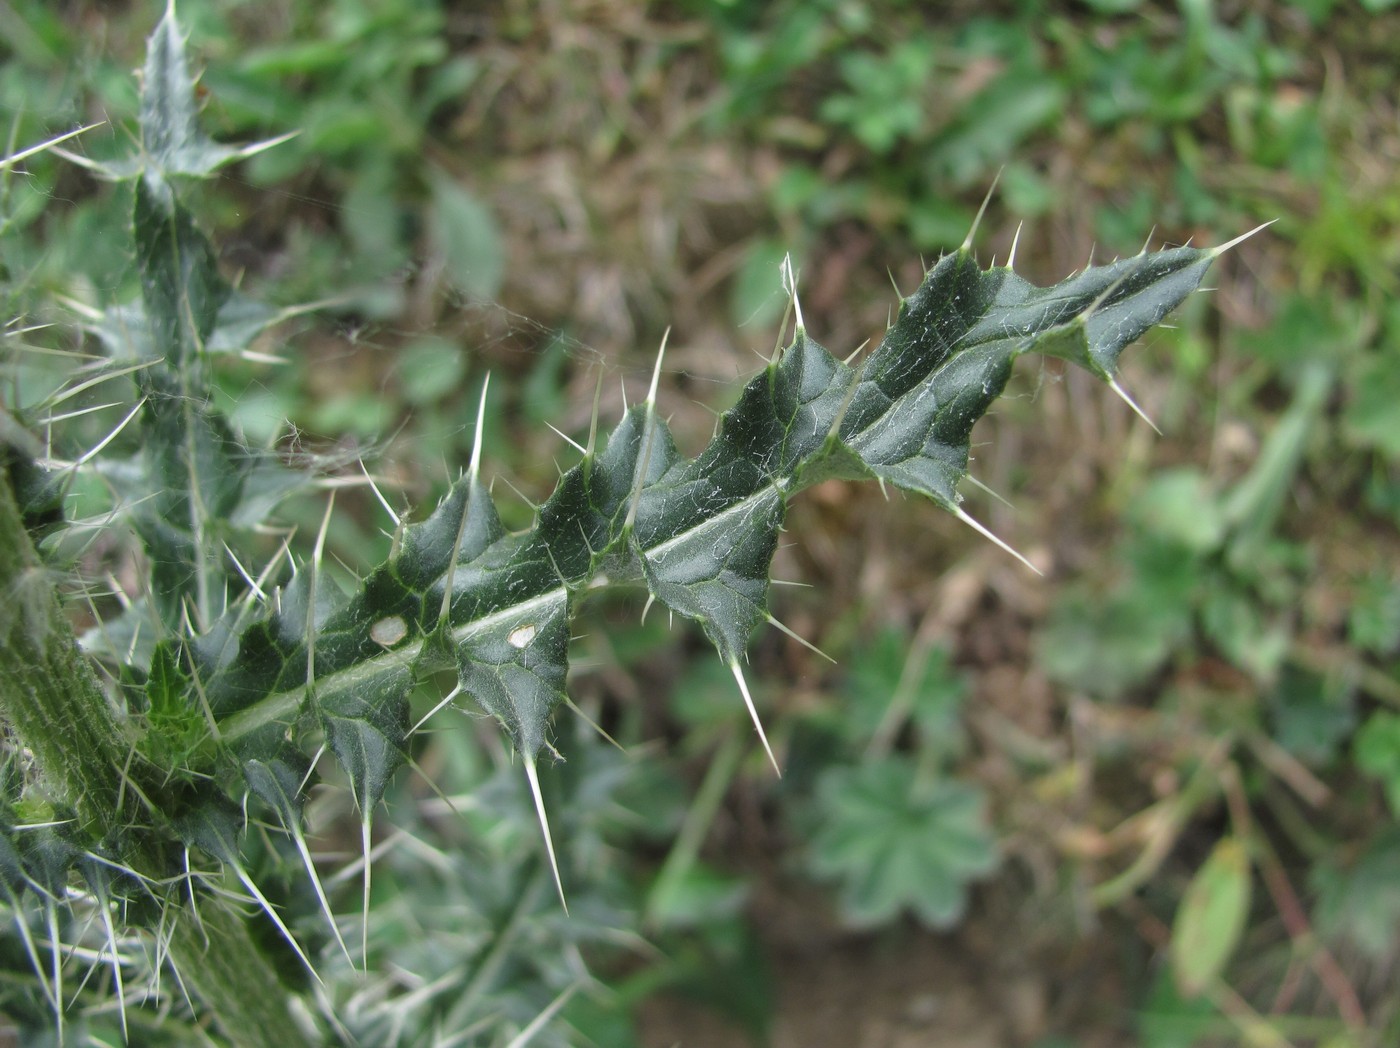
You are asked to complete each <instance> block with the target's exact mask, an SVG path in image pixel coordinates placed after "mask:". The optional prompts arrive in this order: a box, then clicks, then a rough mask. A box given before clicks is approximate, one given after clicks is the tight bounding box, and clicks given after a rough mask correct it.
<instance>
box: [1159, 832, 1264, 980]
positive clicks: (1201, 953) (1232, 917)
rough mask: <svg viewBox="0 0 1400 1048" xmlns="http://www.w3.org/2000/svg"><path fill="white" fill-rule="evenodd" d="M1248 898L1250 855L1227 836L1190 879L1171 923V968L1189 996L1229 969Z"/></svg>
mask: <svg viewBox="0 0 1400 1048" xmlns="http://www.w3.org/2000/svg"><path fill="white" fill-rule="evenodd" d="M1249 897H1250V862H1249V856H1248V854H1247V853H1246V852H1245V847H1244V845H1243V844H1242V843H1241V842H1240V841H1238V840H1236V839H1235V838H1233V837H1226V838H1225V839H1223V840H1222V841H1220V843H1219V844H1217V845H1216V846H1215V848H1214V850H1213V851H1211V853H1210V855H1209V856H1208V857H1207V858H1206V861H1205V862H1204V863H1202V864H1201V868H1200V869H1199V870H1197V871H1196V875H1195V877H1193V878H1192V879H1191V884H1190V885H1189V886H1188V887H1187V889H1186V893H1185V894H1184V895H1183V896H1182V899H1181V905H1180V906H1179V907H1178V908H1177V911H1176V920H1175V922H1174V923H1173V925H1172V938H1171V962H1172V972H1173V973H1174V974H1175V976H1176V984H1177V987H1178V989H1180V991H1181V992H1182V994H1183V995H1185V996H1186V997H1197V996H1199V995H1200V994H1201V993H1202V992H1203V991H1205V990H1207V989H1208V988H1209V987H1210V986H1211V984H1212V983H1214V982H1215V980H1216V979H1218V978H1219V977H1220V974H1221V972H1223V971H1224V969H1225V964H1226V962H1227V961H1229V959H1230V955H1231V954H1232V953H1234V952H1235V947H1236V946H1237V945H1239V940H1240V935H1241V934H1242V933H1243V932H1244V926H1245V920H1246V918H1247V917H1248V916H1249Z"/></svg>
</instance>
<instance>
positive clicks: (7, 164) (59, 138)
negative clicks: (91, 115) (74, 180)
mask: <svg viewBox="0 0 1400 1048" xmlns="http://www.w3.org/2000/svg"><path fill="white" fill-rule="evenodd" d="M106 122H107V121H105V120H99V121H97V123H95V124H88V125H86V126H85V127H79V128H75V129H74V130H72V131H68V132H65V133H64V134H61V135H55V136H54V137H53V138H50V139H49V140H48V141H46V142H40V143H39V144H38V145H37V146H30V147H29V148H28V149H22V150H20V151H19V152H18V153H12V154H11V155H9V156H7V157H5V158H4V159H0V171H8V170H9V169H10V168H12V167H14V166H15V165H16V164H18V163H19V162H20V161H21V160H28V159H29V158H30V157H32V156H34V155H36V154H38V153H42V152H43V151H44V150H45V149H53V150H54V152H55V153H57V152H62V150H58V149H55V148H54V147H55V146H57V145H58V143H60V142H67V141H68V140H69V139H70V138H76V137H77V136H78V135H81V134H82V133H83V132H85V131H91V130H92V129H93V128H94V127H101V126H102V125H103V124H105V123H106Z"/></svg>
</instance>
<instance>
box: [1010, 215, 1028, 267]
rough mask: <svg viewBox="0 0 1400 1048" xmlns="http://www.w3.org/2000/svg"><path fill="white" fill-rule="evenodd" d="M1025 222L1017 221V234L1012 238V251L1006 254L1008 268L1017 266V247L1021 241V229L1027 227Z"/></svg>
mask: <svg viewBox="0 0 1400 1048" xmlns="http://www.w3.org/2000/svg"><path fill="white" fill-rule="evenodd" d="M1025 225H1026V224H1025V223H1024V222H1018V223H1016V234H1015V235H1014V236H1013V237H1012V238H1011V253H1010V254H1008V255H1007V256H1006V268H1007V269H1015V268H1016V247H1017V245H1019V244H1020V243H1021V230H1022V229H1024V228H1025Z"/></svg>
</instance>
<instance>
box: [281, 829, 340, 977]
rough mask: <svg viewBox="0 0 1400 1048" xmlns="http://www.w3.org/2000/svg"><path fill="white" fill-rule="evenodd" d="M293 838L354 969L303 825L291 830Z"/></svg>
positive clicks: (329, 922) (337, 940) (318, 897)
mask: <svg viewBox="0 0 1400 1048" xmlns="http://www.w3.org/2000/svg"><path fill="white" fill-rule="evenodd" d="M291 838H292V840H293V841H294V842H295V844H296V846H297V851H298V852H299V853H300V855H301V862H302V865H303V866H305V867H306V873H307V876H309V877H310V878H311V887H312V888H314V889H315V890H316V899H317V900H318V901H319V902H320V904H321V912H322V913H323V914H325V915H326V923H327V924H329V925H330V926H331V934H332V935H334V936H335V941H336V942H337V943H339V944H340V952H341V953H343V954H345V960H346V961H347V962H348V963H349V965H350V970H351V971H354V970H355V960H354V958H353V957H351V956H350V949H349V947H347V946H346V945H345V940H344V939H343V938H341V935H340V926H339V925H338V924H336V923H335V914H334V913H332V912H331V903H330V900H329V899H327V898H326V889H325V888H323V887H322V886H321V875H320V874H318V873H317V872H316V864H315V863H314V862H312V861H311V849H310V848H308V847H307V846H306V837H305V835H304V834H303V833H302V832H301V827H297V828H296V830H295V831H294V832H291Z"/></svg>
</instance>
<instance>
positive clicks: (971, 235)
mask: <svg viewBox="0 0 1400 1048" xmlns="http://www.w3.org/2000/svg"><path fill="white" fill-rule="evenodd" d="M1004 170H1005V168H1001V169H998V171H997V174H996V177H995V178H994V179H992V184H991V185H990V186H989V187H988V188H987V195H986V196H984V197H983V198H982V206H981V207H979V208H978V209H977V217H976V218H974V219H973V220H972V228H971V229H969V230H968V231H967V236H966V238H964V240H963V242H962V247H960V248H959V249H958V250H959V251H971V250H972V242H973V241H974V240H975V239H976V238H977V230H978V228H979V227H980V226H981V225H982V219H983V218H984V217H985V216H986V214H987V205H989V204H990V203H991V202H992V197H993V195H995V193H996V191H997V184H998V183H999V182H1000V181H1001V173H1002V171H1004Z"/></svg>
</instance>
